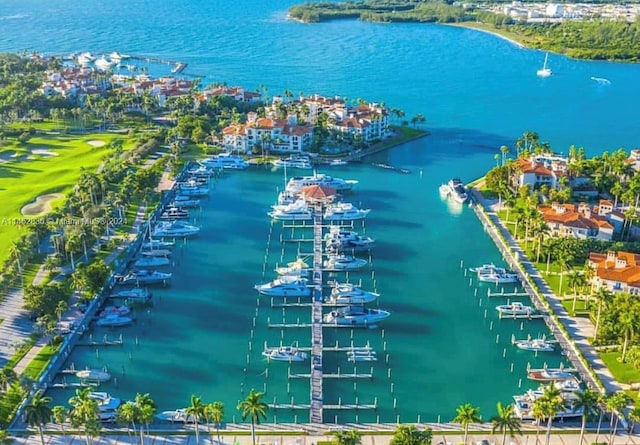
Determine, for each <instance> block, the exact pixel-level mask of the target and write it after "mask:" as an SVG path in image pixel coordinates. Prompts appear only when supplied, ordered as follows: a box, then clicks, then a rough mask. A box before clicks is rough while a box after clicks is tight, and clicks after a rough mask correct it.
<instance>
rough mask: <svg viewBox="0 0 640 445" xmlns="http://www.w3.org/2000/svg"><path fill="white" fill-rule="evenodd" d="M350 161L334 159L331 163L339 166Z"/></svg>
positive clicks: (333, 165)
mask: <svg viewBox="0 0 640 445" xmlns="http://www.w3.org/2000/svg"><path fill="white" fill-rule="evenodd" d="M347 164H348V162H347V161H345V160H344V159H333V160H332V161H331V162H329V165H331V166H332V167H337V166H340V165H347Z"/></svg>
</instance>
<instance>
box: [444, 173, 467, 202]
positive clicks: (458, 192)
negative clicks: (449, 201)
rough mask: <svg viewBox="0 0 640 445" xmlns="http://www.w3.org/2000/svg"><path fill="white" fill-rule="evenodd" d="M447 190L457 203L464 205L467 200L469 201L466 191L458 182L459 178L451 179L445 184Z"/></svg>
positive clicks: (460, 182) (459, 181)
mask: <svg viewBox="0 0 640 445" xmlns="http://www.w3.org/2000/svg"><path fill="white" fill-rule="evenodd" d="M447 185H448V186H449V189H450V190H451V193H450V196H451V197H453V199H454V200H455V201H457V202H459V203H464V202H465V201H466V200H467V199H469V195H468V194H467V189H466V188H465V186H464V184H463V183H462V181H461V180H460V178H452V179H451V180H449V182H448V183H447Z"/></svg>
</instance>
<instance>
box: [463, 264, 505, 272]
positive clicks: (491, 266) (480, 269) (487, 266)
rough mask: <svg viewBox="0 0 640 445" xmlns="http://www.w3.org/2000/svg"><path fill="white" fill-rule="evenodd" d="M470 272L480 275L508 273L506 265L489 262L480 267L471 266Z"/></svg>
mask: <svg viewBox="0 0 640 445" xmlns="http://www.w3.org/2000/svg"><path fill="white" fill-rule="evenodd" d="M469 272H474V273H477V274H478V275H489V274H493V273H498V274H500V273H507V269H505V268H504V267H497V266H496V265H495V264H493V263H489V264H483V265H482V266H478V267H470V268H469Z"/></svg>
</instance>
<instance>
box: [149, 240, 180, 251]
mask: <svg viewBox="0 0 640 445" xmlns="http://www.w3.org/2000/svg"><path fill="white" fill-rule="evenodd" d="M175 245H176V243H175V242H174V241H163V240H159V239H150V240H149V241H147V242H146V243H142V248H143V249H171V248H172V247H173V246H175Z"/></svg>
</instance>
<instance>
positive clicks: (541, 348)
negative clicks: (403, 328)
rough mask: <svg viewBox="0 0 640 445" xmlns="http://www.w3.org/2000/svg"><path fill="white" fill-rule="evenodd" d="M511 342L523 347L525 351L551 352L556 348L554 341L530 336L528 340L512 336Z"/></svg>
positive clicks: (519, 347)
mask: <svg viewBox="0 0 640 445" xmlns="http://www.w3.org/2000/svg"><path fill="white" fill-rule="evenodd" d="M511 343H513V344H514V345H515V346H516V347H517V348H518V349H522V350H525V351H532V352H551V351H553V350H555V346H554V345H553V343H551V342H549V341H547V340H546V339H544V338H531V337H528V338H527V339H526V340H516V339H515V338H512V339H511Z"/></svg>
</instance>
